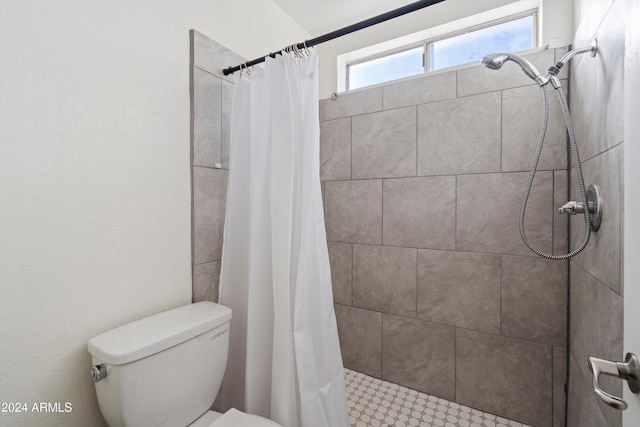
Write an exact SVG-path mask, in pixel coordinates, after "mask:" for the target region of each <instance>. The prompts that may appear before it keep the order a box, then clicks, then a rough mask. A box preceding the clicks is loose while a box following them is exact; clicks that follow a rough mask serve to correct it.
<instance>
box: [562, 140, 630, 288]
mask: <svg viewBox="0 0 640 427" xmlns="http://www.w3.org/2000/svg"><path fill="white" fill-rule="evenodd" d="M619 150H620V146H618V147H615V148H613V149H611V150H609V151H606V152H604V153H602V154H600V155H598V156H596V157H594V158H593V159H591V160H588V161H586V162H584V163H583V165H582V169H583V174H584V180H585V185H586V186H587V187H588V186H589V184H597V185H598V186H599V187H600V192H601V194H602V199H603V202H604V207H603V213H602V222H601V224H600V229H599V230H598V231H596V232H592V233H591V239H590V240H589V244H588V245H587V247H586V248H585V249H584V251H582V252H581V253H580V254H579V255H578V256H576V257H574V258H573V260H574V262H576V263H577V264H578V265H580V266H581V267H582V268H584V269H585V270H587V271H588V272H589V273H590V274H592V275H593V276H595V277H596V278H597V279H598V280H600V281H601V282H603V283H604V284H606V285H607V286H609V287H610V288H611V289H613V290H614V291H615V292H618V293H619V292H620V239H621V235H620V221H621V216H620V211H621V209H622V195H621V191H622V184H621V180H622V179H621V177H620V151H619ZM571 175H572V176H571V179H572V184H571V189H572V191H571V193H572V199H571V200H580V199H581V197H580V193H579V191H578V184H577V179H576V176H575V170H572V171H571ZM570 220H571V243H572V247H576V246H578V245H579V243H581V242H582V240H583V233H584V217H583V216H582V215H575V216H573V217H572V218H571V219H570Z"/></svg>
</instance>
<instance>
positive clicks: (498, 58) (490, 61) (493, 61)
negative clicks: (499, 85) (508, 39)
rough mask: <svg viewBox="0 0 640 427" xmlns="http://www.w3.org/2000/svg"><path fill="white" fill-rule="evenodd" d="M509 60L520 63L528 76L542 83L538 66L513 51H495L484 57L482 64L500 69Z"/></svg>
mask: <svg viewBox="0 0 640 427" xmlns="http://www.w3.org/2000/svg"><path fill="white" fill-rule="evenodd" d="M507 61H513V62H515V63H516V64H518V65H519V66H520V68H522V71H524V73H525V74H526V75H527V76H529V77H530V78H532V79H533V80H535V81H536V82H538V84H540V81H539V80H540V78H541V76H540V73H539V72H538V70H536V67H534V66H533V64H532V63H531V62H529V61H527V60H526V59H524V58H522V57H520V56H518V55H513V54H511V53H494V54H491V55H487V56H485V57H483V58H482V65H484V66H485V67H487V68H489V69H490V70H499V69H500V68H501V67H502V66H503V65H504V63H505V62H507Z"/></svg>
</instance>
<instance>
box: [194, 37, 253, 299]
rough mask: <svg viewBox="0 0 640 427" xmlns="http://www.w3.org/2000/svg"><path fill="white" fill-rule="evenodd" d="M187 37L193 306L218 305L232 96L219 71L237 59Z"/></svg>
mask: <svg viewBox="0 0 640 427" xmlns="http://www.w3.org/2000/svg"><path fill="white" fill-rule="evenodd" d="M190 36H191V67H190V72H191V154H192V158H191V188H192V239H191V241H192V262H193V270H192V287H193V301H194V302H198V301H213V302H217V301H218V282H219V279H220V259H221V257H222V235H223V231H224V215H225V207H226V198H227V182H228V178H229V140H230V124H231V99H232V94H233V83H232V82H233V79H232V78H230V77H227V76H224V75H223V73H222V69H223V68H225V67H228V66H229V65H236V64H238V63H240V62H242V58H241V57H239V56H238V55H236V54H235V53H233V52H231V51H230V50H228V49H227V48H225V47H224V46H221V45H220V44H218V43H216V42H215V41H213V40H211V39H210V38H208V37H207V36H205V35H204V34H201V33H199V32H197V31H195V30H192V31H191V32H190Z"/></svg>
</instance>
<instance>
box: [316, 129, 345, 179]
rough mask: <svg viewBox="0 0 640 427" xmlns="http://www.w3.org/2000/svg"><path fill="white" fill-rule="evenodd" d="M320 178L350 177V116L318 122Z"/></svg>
mask: <svg viewBox="0 0 640 427" xmlns="http://www.w3.org/2000/svg"><path fill="white" fill-rule="evenodd" d="M320 179H321V180H322V181H326V180H340V179H351V118H349V117H346V118H344V119H337V120H329V121H326V122H322V123H320Z"/></svg>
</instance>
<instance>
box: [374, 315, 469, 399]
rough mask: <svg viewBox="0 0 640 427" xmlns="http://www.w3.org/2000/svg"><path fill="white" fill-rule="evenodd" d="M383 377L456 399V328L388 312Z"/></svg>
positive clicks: (385, 326) (384, 333) (436, 394)
mask: <svg viewBox="0 0 640 427" xmlns="http://www.w3.org/2000/svg"><path fill="white" fill-rule="evenodd" d="M382 331H383V332H382V343H383V344H382V378H383V379H385V380H387V381H392V382H397V383H400V384H404V385H406V386H407V387H410V388H413V389H416V390H420V391H423V392H425V393H429V394H432V395H435V396H439V397H443V398H445V399H449V400H454V399H455V334H456V332H455V328H454V327H453V326H449V325H442V324H438V323H431V322H424V321H422V320H417V319H407V318H405V317H398V316H393V315H389V314H385V315H384V316H383V318H382Z"/></svg>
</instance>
